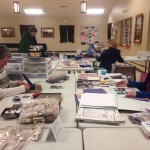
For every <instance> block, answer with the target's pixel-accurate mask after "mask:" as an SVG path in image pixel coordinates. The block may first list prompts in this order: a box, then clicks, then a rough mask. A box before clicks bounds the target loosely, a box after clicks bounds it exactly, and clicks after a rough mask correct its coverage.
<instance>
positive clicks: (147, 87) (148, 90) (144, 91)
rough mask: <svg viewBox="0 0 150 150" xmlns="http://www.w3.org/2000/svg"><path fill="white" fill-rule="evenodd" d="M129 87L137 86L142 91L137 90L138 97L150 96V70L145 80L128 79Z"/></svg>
mask: <svg viewBox="0 0 150 150" xmlns="http://www.w3.org/2000/svg"><path fill="white" fill-rule="evenodd" d="M128 87H135V88H137V89H139V90H140V91H137V92H136V97H139V98H150V71H149V72H148V75H147V77H146V79H145V81H144V82H135V81H131V80H129V81H128Z"/></svg>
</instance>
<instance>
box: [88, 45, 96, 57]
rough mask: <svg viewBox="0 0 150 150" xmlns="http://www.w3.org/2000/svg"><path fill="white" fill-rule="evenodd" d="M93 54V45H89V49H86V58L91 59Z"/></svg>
mask: <svg viewBox="0 0 150 150" xmlns="http://www.w3.org/2000/svg"><path fill="white" fill-rule="evenodd" d="M94 52H95V47H94V44H89V48H88V49H87V56H88V57H93V54H94Z"/></svg>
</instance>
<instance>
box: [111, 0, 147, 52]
mask: <svg viewBox="0 0 150 150" xmlns="http://www.w3.org/2000/svg"><path fill="white" fill-rule="evenodd" d="M149 10H150V5H149V0H142V1H141V0H118V2H117V3H116V4H115V6H114V8H113V9H112V12H111V14H110V16H109V22H112V23H114V22H116V21H119V20H122V19H125V18H128V17H132V18H133V19H132V36H131V48H130V49H126V48H122V47H119V48H120V49H121V50H122V55H136V54H137V51H139V50H144V51H145V50H150V49H147V47H148V43H149V42H150V41H149V42H148V40H147V39H148V32H149V30H148V28H149ZM140 13H143V14H144V24H143V34H142V43H141V44H135V43H133V39H134V29H135V16H136V15H138V14H140Z"/></svg>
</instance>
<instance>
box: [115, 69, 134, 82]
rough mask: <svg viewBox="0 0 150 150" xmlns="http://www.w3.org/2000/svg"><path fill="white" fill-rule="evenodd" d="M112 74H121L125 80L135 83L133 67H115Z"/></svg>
mask: <svg viewBox="0 0 150 150" xmlns="http://www.w3.org/2000/svg"><path fill="white" fill-rule="evenodd" d="M114 73H121V74H123V75H125V76H126V77H127V78H131V79H132V80H134V81H136V67H135V66H115V69H114Z"/></svg>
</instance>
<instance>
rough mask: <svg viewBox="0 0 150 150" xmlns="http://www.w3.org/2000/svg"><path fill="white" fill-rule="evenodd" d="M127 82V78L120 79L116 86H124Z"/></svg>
mask: <svg viewBox="0 0 150 150" xmlns="http://www.w3.org/2000/svg"><path fill="white" fill-rule="evenodd" d="M127 84H128V81H127V80H122V81H119V82H117V83H116V87H124V86H126V85H127Z"/></svg>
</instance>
